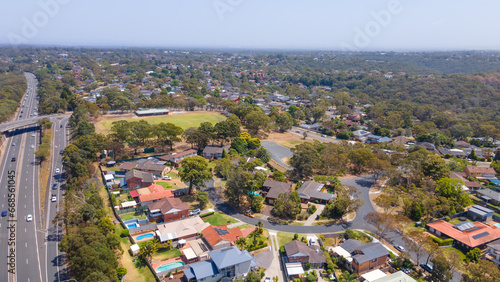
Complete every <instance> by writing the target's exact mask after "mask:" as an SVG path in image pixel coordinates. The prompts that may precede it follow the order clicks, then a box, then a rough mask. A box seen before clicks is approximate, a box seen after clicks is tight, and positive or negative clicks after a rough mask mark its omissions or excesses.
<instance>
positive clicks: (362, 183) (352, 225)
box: [203, 175, 375, 233]
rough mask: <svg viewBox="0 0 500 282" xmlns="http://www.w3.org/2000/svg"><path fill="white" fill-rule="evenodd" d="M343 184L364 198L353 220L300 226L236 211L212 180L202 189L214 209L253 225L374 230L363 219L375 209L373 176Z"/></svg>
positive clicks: (310, 229) (280, 228) (285, 228)
mask: <svg viewBox="0 0 500 282" xmlns="http://www.w3.org/2000/svg"><path fill="white" fill-rule="evenodd" d="M341 182H342V184H344V185H351V186H354V187H356V188H358V189H359V191H360V197H361V198H362V199H363V200H364V204H363V206H361V207H360V208H359V210H358V212H357V213H356V218H354V220H353V221H351V222H347V223H342V224H330V225H314V226H300V225H289V224H279V223H270V222H268V221H267V220H264V219H261V218H250V217H248V216H245V215H243V214H241V213H239V212H237V211H236V210H235V209H234V208H233V207H232V206H230V205H229V204H228V203H227V202H226V201H224V200H223V199H222V197H220V196H219V195H218V194H217V191H216V189H215V187H214V180H210V181H208V182H207V183H206V184H207V188H205V189H203V190H204V191H207V192H208V193H209V198H210V202H211V203H212V204H213V205H214V207H215V209H217V210H220V211H222V212H223V213H225V214H227V215H230V216H232V217H234V218H236V219H238V220H240V221H242V222H245V223H248V224H252V225H255V224H257V222H259V221H262V223H264V228H267V229H271V230H276V231H282V232H290V233H332V232H338V231H344V230H346V229H364V230H368V231H372V232H373V231H375V227H374V226H373V225H371V224H368V223H366V222H365V220H364V219H363V218H364V217H365V216H366V215H367V214H368V213H370V212H373V211H375V209H374V208H373V206H372V205H371V203H370V198H369V191H370V187H371V186H372V185H373V183H374V181H373V177H372V176H371V175H364V176H359V177H354V178H351V179H345V180H342V181H341Z"/></svg>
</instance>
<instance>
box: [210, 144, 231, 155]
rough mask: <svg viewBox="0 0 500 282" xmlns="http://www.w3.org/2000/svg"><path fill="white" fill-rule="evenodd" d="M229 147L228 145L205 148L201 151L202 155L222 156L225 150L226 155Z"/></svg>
mask: <svg viewBox="0 0 500 282" xmlns="http://www.w3.org/2000/svg"><path fill="white" fill-rule="evenodd" d="M230 147H231V146H228V145H226V146H223V147H219V146H206V147H205V149H203V153H210V154H222V151H223V150H226V153H227V152H228V150H229V148H230Z"/></svg>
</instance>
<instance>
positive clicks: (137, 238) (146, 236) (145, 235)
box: [135, 233, 154, 240]
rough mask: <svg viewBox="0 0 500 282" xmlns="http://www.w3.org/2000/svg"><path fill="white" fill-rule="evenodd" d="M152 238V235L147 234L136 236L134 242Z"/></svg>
mask: <svg viewBox="0 0 500 282" xmlns="http://www.w3.org/2000/svg"><path fill="white" fill-rule="evenodd" d="M153 236H154V235H153V234H151V233H148V234H144V235H140V236H137V237H135V239H136V240H142V239H146V238H152V237H153Z"/></svg>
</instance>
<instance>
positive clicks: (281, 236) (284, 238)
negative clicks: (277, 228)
mask: <svg viewBox="0 0 500 282" xmlns="http://www.w3.org/2000/svg"><path fill="white" fill-rule="evenodd" d="M293 235H294V233H287V232H278V234H277V235H276V236H277V237H278V244H279V245H280V247H281V246H284V245H285V244H286V243H288V242H291V241H292V240H293ZM300 238H302V234H299V240H300Z"/></svg>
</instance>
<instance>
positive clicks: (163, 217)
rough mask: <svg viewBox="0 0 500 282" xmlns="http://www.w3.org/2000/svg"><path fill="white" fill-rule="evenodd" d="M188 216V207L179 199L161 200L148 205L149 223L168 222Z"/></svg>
mask: <svg viewBox="0 0 500 282" xmlns="http://www.w3.org/2000/svg"><path fill="white" fill-rule="evenodd" d="M188 216H189V205H188V204H186V203H183V202H182V201H181V199H179V198H163V199H161V200H159V201H157V202H154V203H151V204H148V218H149V222H157V223H160V222H169V221H174V220H179V219H183V218H186V217H188Z"/></svg>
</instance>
